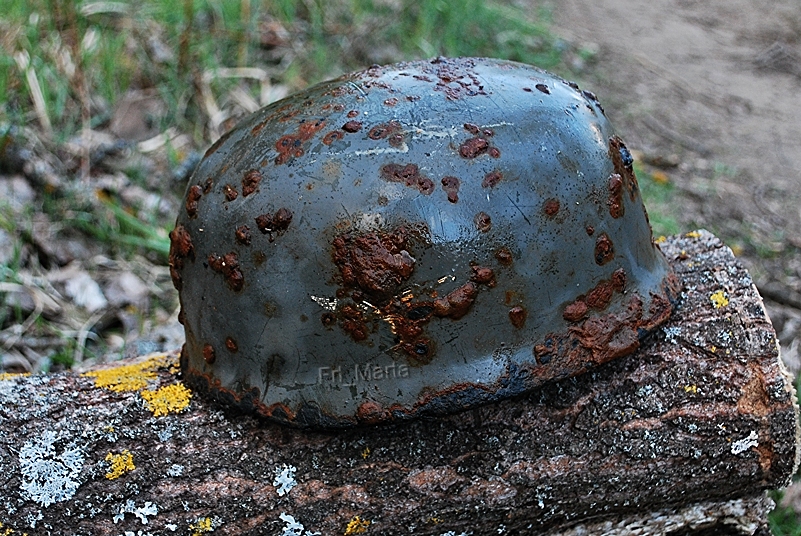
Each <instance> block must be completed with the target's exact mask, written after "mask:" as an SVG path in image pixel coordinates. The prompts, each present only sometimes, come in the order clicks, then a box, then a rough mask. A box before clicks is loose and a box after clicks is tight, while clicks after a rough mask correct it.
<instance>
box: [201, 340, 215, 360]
mask: <svg viewBox="0 0 801 536" xmlns="http://www.w3.org/2000/svg"><path fill="white" fill-rule="evenodd" d="M216 360H217V356H216V355H214V347H213V346H212V345H210V344H209V343H206V344H204V345H203V361H205V362H206V363H208V364H209V365H213V364H214V362H215V361H216Z"/></svg>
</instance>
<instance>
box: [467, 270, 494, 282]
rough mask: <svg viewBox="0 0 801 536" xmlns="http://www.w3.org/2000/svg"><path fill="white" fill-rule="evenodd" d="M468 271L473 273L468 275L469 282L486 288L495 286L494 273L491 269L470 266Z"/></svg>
mask: <svg viewBox="0 0 801 536" xmlns="http://www.w3.org/2000/svg"><path fill="white" fill-rule="evenodd" d="M470 270H471V271H472V272H473V273H472V274H471V275H470V281H474V282H476V283H479V284H481V285H487V286H488V287H494V286H495V272H494V271H493V270H492V268H489V267H487V266H471V267H470Z"/></svg>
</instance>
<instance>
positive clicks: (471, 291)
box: [434, 282, 478, 320]
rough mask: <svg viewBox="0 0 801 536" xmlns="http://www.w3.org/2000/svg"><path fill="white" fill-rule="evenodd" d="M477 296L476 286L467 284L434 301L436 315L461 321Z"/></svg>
mask: <svg viewBox="0 0 801 536" xmlns="http://www.w3.org/2000/svg"><path fill="white" fill-rule="evenodd" d="M477 294H478V289H477V288H476V286H475V284H473V283H471V282H467V283H465V284H464V285H462V286H461V287H459V288H457V289H455V290H453V291H451V292H450V293H449V294H448V295H447V296H445V297H443V298H438V299H436V300H434V314H435V315H437V316H440V317H448V318H451V319H453V320H459V319H460V318H462V317H463V316H465V315H466V314H467V313H468V312H469V311H470V307H471V306H472V305H473V302H474V301H475V299H476V295H477Z"/></svg>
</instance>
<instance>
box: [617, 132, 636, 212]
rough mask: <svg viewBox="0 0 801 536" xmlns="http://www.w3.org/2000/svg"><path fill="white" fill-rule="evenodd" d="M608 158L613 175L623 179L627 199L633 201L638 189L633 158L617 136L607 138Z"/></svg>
mask: <svg viewBox="0 0 801 536" xmlns="http://www.w3.org/2000/svg"><path fill="white" fill-rule="evenodd" d="M609 158H610V159H611V160H612V164H613V165H614V168H615V173H617V174H618V175H620V177H621V178H622V179H623V185H624V186H625V188H626V190H627V191H628V193H629V198H630V199H631V200H632V201H634V199H635V198H636V196H637V192H638V191H639V189H640V186H639V183H638V182H637V176H636V175H635V174H634V157H633V156H631V153H630V152H629V150H628V148H627V147H626V144H625V143H623V140H622V139H620V137H619V136H612V137H611V138H609Z"/></svg>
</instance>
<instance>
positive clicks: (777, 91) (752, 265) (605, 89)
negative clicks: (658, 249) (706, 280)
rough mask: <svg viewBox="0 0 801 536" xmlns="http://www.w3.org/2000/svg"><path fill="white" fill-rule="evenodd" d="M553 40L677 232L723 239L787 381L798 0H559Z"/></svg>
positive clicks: (800, 242)
mask: <svg viewBox="0 0 801 536" xmlns="http://www.w3.org/2000/svg"><path fill="white" fill-rule="evenodd" d="M549 7H550V10H551V12H552V13H553V16H554V22H555V28H554V31H555V32H556V33H557V34H558V35H560V36H562V37H564V38H565V39H566V40H567V41H569V42H571V43H574V44H577V45H579V46H583V47H585V48H587V49H589V50H591V51H594V52H595V56H594V59H593V60H592V61H593V63H592V64H591V65H590V66H588V67H586V68H584V69H583V71H582V72H584V73H586V76H585V77H584V78H585V79H584V80H581V83H582V86H584V87H586V88H587V89H590V90H592V91H593V92H595V93H596V94H597V95H598V97H599V98H600V100H601V102H602V103H603V104H604V107H605V109H606V113H607V115H608V116H609V118H610V119H611V120H612V122H613V124H614V125H615V127H616V129H617V130H618V131H619V133H620V134H621V135H622V136H623V138H624V139H625V140H626V142H627V144H628V145H629V147H631V148H634V149H637V150H639V151H641V152H642V154H643V155H644V158H643V160H644V161H645V162H646V163H650V164H651V169H654V166H656V167H661V168H662V169H663V170H664V172H666V173H667V175H668V177H669V178H670V180H671V182H672V183H673V184H674V185H675V187H676V195H675V201H676V202H675V207H674V209H675V213H674V214H673V216H674V217H675V218H676V219H677V220H678V221H679V222H680V224H681V227H682V229H683V230H690V229H693V228H696V227H705V228H707V229H709V230H711V231H713V232H715V233H716V234H718V235H719V236H721V238H723V239H724V240H725V241H726V242H727V243H728V244H729V245H731V246H732V248H733V249H734V250H735V252H736V253H737V254H738V256H739V257H740V258H741V259H742V260H743V262H744V263H745V264H746V266H747V267H748V268H749V270H750V271H751V273H752V275H753V276H754V278H755V280H756V282H757V285H758V287H759V289H760V291H761V292H762V295H763V296H764V297H765V298H766V302H767V305H768V310H769V313H770V315H771V318H772V320H773V322H774V324H775V326H776V328H777V331H778V332H779V335H780V339H781V342H782V346H783V350H784V357H785V361H786V362H787V363H788V366H790V367H791V369H793V371H794V372H798V370H799V363H798V353H797V351H796V350H797V347H798V341H799V339H801V330H800V329H799V328H801V316H799V315H800V314H801V203H799V200H800V198H801V173H800V172H799V170H801V150H800V149H801V106H799V104H801V98H800V96H801V92H800V91H799V89H801V3H799V2H798V1H797V0H775V1H772V2H752V1H749V0H706V1H701V0H650V1H648V2H645V1H639V2H630V1H625V0H595V1H594V2H587V1H585V0H561V1H559V2H553V3H551V4H550V5H549Z"/></svg>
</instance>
